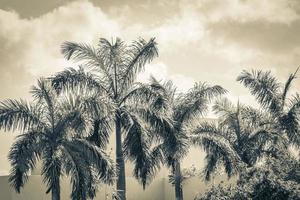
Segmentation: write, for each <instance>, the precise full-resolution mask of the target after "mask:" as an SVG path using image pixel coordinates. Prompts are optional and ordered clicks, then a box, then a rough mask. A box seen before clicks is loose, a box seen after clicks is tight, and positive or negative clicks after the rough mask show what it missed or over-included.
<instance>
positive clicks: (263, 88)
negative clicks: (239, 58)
mask: <svg viewBox="0 0 300 200" xmlns="http://www.w3.org/2000/svg"><path fill="white" fill-rule="evenodd" d="M297 71H298V69H297V70H296V72H295V73H293V74H290V76H289V78H288V79H287V81H286V82H285V83H284V84H281V83H279V82H278V80H277V79H276V78H275V77H274V76H273V75H272V74H271V72H270V71H267V72H263V71H254V70H253V71H252V72H248V71H243V72H242V73H241V74H240V75H239V77H238V78H237V81H239V82H240V83H242V84H243V85H244V86H245V87H247V88H248V89H249V90H250V92H251V94H253V95H254V96H255V97H256V100H257V101H258V103H260V105H261V106H262V108H264V109H265V110H266V111H267V112H268V113H269V114H270V116H271V118H272V119H273V120H274V122H275V123H274V122H273V124H274V126H276V127H275V128H276V129H277V130H278V132H282V133H284V134H286V136H287V137H288V138H289V141H290V142H291V143H293V144H295V145H298V146H299V145H300V134H299V131H298V128H299V119H298V112H299V108H300V96H299V94H298V93H296V94H295V95H292V96H291V97H290V98H288V97H289V96H288V93H289V91H290V88H291V86H292V83H293V81H294V80H295V79H296V75H297Z"/></svg>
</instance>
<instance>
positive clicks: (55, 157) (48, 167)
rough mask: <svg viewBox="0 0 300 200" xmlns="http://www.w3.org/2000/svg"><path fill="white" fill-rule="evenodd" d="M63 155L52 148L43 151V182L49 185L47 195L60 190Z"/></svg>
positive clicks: (48, 147) (47, 147) (45, 148)
mask: <svg viewBox="0 0 300 200" xmlns="http://www.w3.org/2000/svg"><path fill="white" fill-rule="evenodd" d="M60 156H61V155H59V153H58V152H57V151H56V149H53V148H52V147H50V146H48V145H47V146H46V147H44V149H43V152H42V156H41V159H42V161H43V163H42V172H41V173H42V176H43V182H44V183H46V185H47V191H46V193H49V192H50V191H53V190H54V191H57V190H58V191H59V190H60V177H61V175H62V169H61V168H62V159H61V158H60Z"/></svg>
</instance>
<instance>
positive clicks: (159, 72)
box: [137, 62, 195, 92]
mask: <svg viewBox="0 0 300 200" xmlns="http://www.w3.org/2000/svg"><path fill="white" fill-rule="evenodd" d="M151 76H153V77H155V78H156V79H157V80H158V81H161V82H165V81H169V80H171V81H172V82H173V83H174V84H175V86H176V87H177V91H178V92H186V91H187V90H188V89H190V88H191V87H193V85H194V82H195V80H194V79H193V78H192V77H188V76H184V75H182V74H172V73H171V72H170V69H169V68H168V67H167V65H166V64H164V63H162V62H158V63H154V64H147V65H146V66H145V71H144V72H142V73H140V74H139V75H138V77H137V81H138V82H148V81H149V79H150V77H151Z"/></svg>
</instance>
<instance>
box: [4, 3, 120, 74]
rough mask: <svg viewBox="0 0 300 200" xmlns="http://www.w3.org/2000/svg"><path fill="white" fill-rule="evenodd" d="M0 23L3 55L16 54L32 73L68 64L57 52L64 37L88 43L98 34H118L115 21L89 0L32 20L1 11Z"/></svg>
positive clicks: (118, 30) (96, 37)
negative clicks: (3, 48) (3, 46)
mask: <svg viewBox="0 0 300 200" xmlns="http://www.w3.org/2000/svg"><path fill="white" fill-rule="evenodd" d="M0 26H1V30H0V39H2V40H3V43H4V45H5V47H6V52H5V54H16V53H17V55H16V57H17V58H18V59H19V62H20V63H21V64H23V67H24V68H26V69H27V70H28V71H29V72H30V73H32V74H33V75H41V74H45V73H49V72H53V71H55V70H58V69H61V68H62V67H63V66H65V65H67V62H65V60H64V59H63V57H62V55H61V54H60V52H59V51H60V49H59V48H60V45H61V44H62V42H64V41H66V40H69V41H76V42H87V43H90V42H92V41H93V42H95V41H96V40H97V39H98V37H100V36H101V37H107V38H110V37H114V36H118V35H120V27H119V25H118V23H117V22H115V21H114V20H111V19H109V18H108V17H107V16H106V14H105V13H103V12H102V10H101V9H100V8H98V7H95V6H93V5H92V4H91V3H89V2H88V1H76V2H73V3H70V4H67V5H66V6H62V7H59V8H57V9H55V10H53V11H52V12H49V13H47V14H45V15H42V16H40V17H38V18H33V19H21V18H20V17H19V16H18V14H17V13H15V12H9V11H3V10H0ZM16 51H17V52H16Z"/></svg>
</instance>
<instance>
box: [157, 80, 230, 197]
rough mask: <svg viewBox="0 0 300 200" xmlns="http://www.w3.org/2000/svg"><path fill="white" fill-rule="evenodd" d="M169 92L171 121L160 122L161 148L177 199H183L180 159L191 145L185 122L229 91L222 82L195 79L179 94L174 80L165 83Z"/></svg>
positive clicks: (199, 113)
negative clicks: (208, 82) (167, 122)
mask: <svg viewBox="0 0 300 200" xmlns="http://www.w3.org/2000/svg"><path fill="white" fill-rule="evenodd" d="M162 87H163V88H165V91H168V93H167V96H166V97H167V101H168V104H169V105H170V106H171V112H172V113H171V122H172V125H171V126H168V124H167V125H163V124H162V125H160V127H161V130H158V131H160V137H161V138H163V141H162V143H161V144H160V148H161V149H162V151H163V152H164V157H163V158H164V164H166V165H167V166H168V167H169V168H170V169H171V175H170V180H172V182H173V184H174V186H175V197H176V200H182V199H183V190H182V180H183V176H182V172H181V160H182V159H183V158H184V156H185V155H186V153H187V152H188V149H189V139H188V134H187V132H186V126H189V125H190V124H191V123H193V120H194V119H195V117H196V116H200V115H204V114H205V113H206V112H207V110H208V106H209V103H210V102H211V100H212V99H213V98H215V97H217V96H219V95H222V94H224V93H226V90H225V89H223V88H222V87H221V86H218V85H214V86H210V85H208V84H206V83H196V84H195V85H194V87H193V88H191V89H190V90H189V91H188V92H186V93H179V94H176V88H175V87H174V85H173V83H172V82H171V81H169V82H166V83H164V84H162Z"/></svg>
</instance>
